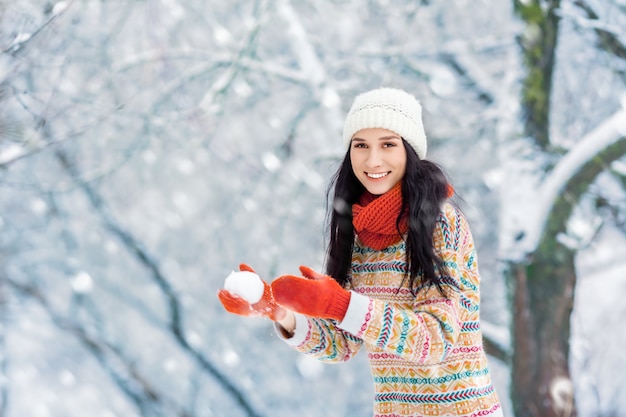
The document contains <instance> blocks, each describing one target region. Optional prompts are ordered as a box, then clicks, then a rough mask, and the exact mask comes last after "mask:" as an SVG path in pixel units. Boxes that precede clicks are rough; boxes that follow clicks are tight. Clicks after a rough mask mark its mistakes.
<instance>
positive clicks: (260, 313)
mask: <svg viewBox="0 0 626 417" xmlns="http://www.w3.org/2000/svg"><path fill="white" fill-rule="evenodd" d="M239 270H240V271H242V272H244V271H245V272H252V273H253V274H255V275H256V272H254V270H253V269H252V268H250V267H249V266H248V265H246V264H241V265H239ZM257 277H258V275H257ZM257 277H253V276H252V277H251V282H250V285H259V283H258V282H255V281H253V280H254V279H256V278H257ZM259 281H261V283H262V284H263V293H262V295H261V296H260V299H259V300H258V301H256V300H255V302H251V301H249V300H246V299H245V298H244V297H242V296H241V295H239V294H237V293H235V292H232V291H229V290H227V289H221V290H219V292H218V293H217V296H218V298H219V299H220V301H221V302H222V305H223V306H224V308H225V309H226V311H228V312H230V313H233V314H238V315H240V316H249V317H267V318H269V319H271V320H273V321H277V320H280V319H282V318H283V317H285V314H286V312H285V309H284V308H283V307H281V306H279V305H278V304H276V301H275V300H274V297H273V296H272V288H271V287H270V286H269V285H268V284H267V282H265V281H263V280H261V279H260V278H259ZM246 296H247V297H249V296H248V295H246Z"/></svg>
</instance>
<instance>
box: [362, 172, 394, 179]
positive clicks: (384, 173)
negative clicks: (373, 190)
mask: <svg viewBox="0 0 626 417" xmlns="http://www.w3.org/2000/svg"><path fill="white" fill-rule="evenodd" d="M387 174H389V173H388V172H383V173H382V174H371V173H369V172H368V173H367V176H368V177H370V178H374V179H378V178H382V177H384V176H385V175H387Z"/></svg>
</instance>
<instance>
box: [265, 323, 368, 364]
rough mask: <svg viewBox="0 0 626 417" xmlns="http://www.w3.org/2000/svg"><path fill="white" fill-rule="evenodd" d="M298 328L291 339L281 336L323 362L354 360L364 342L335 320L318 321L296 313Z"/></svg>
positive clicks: (293, 345) (286, 341) (292, 345)
mask: <svg viewBox="0 0 626 417" xmlns="http://www.w3.org/2000/svg"><path fill="white" fill-rule="evenodd" d="M295 315H296V328H295V330H294V334H293V336H292V337H290V338H286V337H284V336H282V335H281V332H280V331H277V334H278V337H280V338H281V339H282V340H283V341H284V342H285V343H287V344H288V345H289V346H291V347H293V348H294V349H296V350H298V351H300V352H302V353H305V354H307V355H310V356H312V357H314V358H317V359H319V360H321V361H323V362H345V361H347V360H350V359H352V358H353V357H354V356H355V355H356V353H357V352H358V351H359V349H360V348H361V346H362V344H363V341H362V340H361V339H359V338H357V337H355V336H354V335H353V334H351V333H349V332H347V331H345V330H343V329H341V328H340V327H338V326H337V322H336V321H335V320H326V319H317V318H311V317H307V316H304V315H302V314H298V313H295Z"/></svg>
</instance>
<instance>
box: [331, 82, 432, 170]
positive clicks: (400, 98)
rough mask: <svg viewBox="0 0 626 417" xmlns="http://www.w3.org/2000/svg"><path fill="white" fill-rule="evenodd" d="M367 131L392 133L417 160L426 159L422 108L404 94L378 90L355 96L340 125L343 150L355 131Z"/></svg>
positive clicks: (394, 90) (399, 91) (395, 91)
mask: <svg viewBox="0 0 626 417" xmlns="http://www.w3.org/2000/svg"><path fill="white" fill-rule="evenodd" d="M366 128H382V129H387V130H391V131H392V132H394V133H396V134H398V135H400V136H401V137H402V138H403V139H404V140H406V141H407V142H408V143H409V144H410V145H411V146H412V147H413V149H415V152H417V155H418V156H419V157H420V159H424V158H426V148H427V145H426V133H425V132H424V125H423V124H422V106H421V105H420V103H419V101H417V99H416V98H415V97H413V96H412V95H411V94H409V93H407V92H406V91H403V90H398V89H396V88H378V89H376V90H371V91H368V92H365V93H363V94H359V95H358V96H356V98H355V99H354V102H353V103H352V107H351V108H350V111H349V112H348V115H347V116H346V120H345V122H344V125H343V141H344V143H345V145H346V147H349V146H350V141H351V140H352V136H353V135H354V134H355V133H356V132H358V131H359V130H361V129H366Z"/></svg>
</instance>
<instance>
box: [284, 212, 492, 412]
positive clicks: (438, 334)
mask: <svg viewBox="0 0 626 417" xmlns="http://www.w3.org/2000/svg"><path fill="white" fill-rule="evenodd" d="M433 242H434V245H435V250H436V253H437V254H438V255H439V256H440V257H441V259H442V260H443V261H444V263H445V265H446V268H447V272H448V273H447V274H446V275H445V276H442V275H440V277H441V279H442V282H443V283H444V288H445V290H446V292H447V297H442V296H441V294H439V292H438V290H437V289H436V288H435V287H430V288H422V289H420V290H419V291H418V293H417V296H414V295H413V294H412V293H411V291H410V289H409V287H408V283H407V281H408V279H405V278H404V273H405V271H406V268H407V265H406V261H405V259H406V255H405V253H406V251H405V249H406V248H405V244H404V242H402V241H400V242H398V243H396V244H394V245H391V246H389V247H387V248H385V249H383V250H380V251H376V250H374V249H371V248H368V247H366V246H364V245H363V244H362V243H361V242H360V241H359V240H358V238H357V239H356V240H355V247H354V251H353V257H352V271H351V285H350V288H349V289H350V290H352V297H351V300H350V305H349V307H348V311H347V313H346V316H345V318H344V319H343V321H342V322H341V323H338V322H336V321H334V320H324V319H315V318H310V317H306V316H302V315H296V330H295V334H294V336H293V337H292V338H290V339H285V341H286V342H287V343H288V344H290V345H291V346H293V347H294V348H295V349H297V350H299V351H301V352H303V353H305V354H308V355H312V356H314V357H316V358H318V359H319V360H322V361H326V362H341V361H346V360H349V359H350V358H352V357H353V356H354V355H355V354H356V353H357V352H358V351H359V349H360V348H361V347H362V346H365V348H366V350H367V352H368V358H369V361H370V366H371V372H372V376H373V378H374V390H375V395H374V417H426V416H456V417H478V416H489V417H495V416H500V415H502V414H501V413H502V411H501V409H500V404H499V401H498V398H497V395H496V392H495V389H494V387H493V385H492V383H491V378H490V374H489V367H488V362H487V357H486V354H485V352H484V350H483V344H482V333H481V330H480V322H479V304H480V296H479V281H480V276H479V273H478V266H477V261H476V251H475V248H474V243H473V239H472V236H471V232H470V230H469V227H468V225H467V222H466V220H465V218H464V217H463V215H462V214H461V213H460V212H459V211H458V210H457V209H456V208H454V207H453V206H452V205H450V204H446V206H445V207H444V208H443V209H442V212H441V213H440V215H439V218H438V220H437V224H436V227H435V233H434V236H433ZM438 273H439V272H438Z"/></svg>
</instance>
